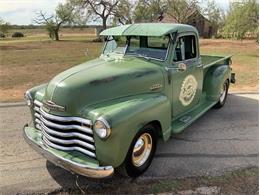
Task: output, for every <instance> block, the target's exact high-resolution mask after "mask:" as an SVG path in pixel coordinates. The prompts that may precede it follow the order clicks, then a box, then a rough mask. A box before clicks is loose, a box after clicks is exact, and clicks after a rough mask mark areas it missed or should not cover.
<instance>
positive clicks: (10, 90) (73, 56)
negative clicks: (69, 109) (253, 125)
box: [0, 29, 258, 102]
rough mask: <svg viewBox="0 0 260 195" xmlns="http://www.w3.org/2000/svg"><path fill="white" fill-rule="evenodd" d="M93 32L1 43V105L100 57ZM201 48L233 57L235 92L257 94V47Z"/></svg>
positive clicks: (213, 44) (222, 43)
mask: <svg viewBox="0 0 260 195" xmlns="http://www.w3.org/2000/svg"><path fill="white" fill-rule="evenodd" d="M37 30H38V29H37ZM93 32H94V31H93V30H90V29H88V30H86V31H84V30H82V31H80V30H77V31H76V30H74V31H73V30H69V29H65V30H63V31H62V36H61V39H62V41H59V42H55V41H51V40H49V38H48V37H47V36H46V34H44V31H37V32H34V31H33V32H30V31H28V32H25V33H27V34H26V37H25V38H21V39H12V38H6V39H3V40H0V78H1V80H0V102H10V101H20V100H22V99H23V94H24V92H25V91H26V90H27V89H29V88H31V87H32V86H35V85H38V84H41V83H45V82H48V81H49V80H50V79H51V78H52V77H53V76H55V75H56V74H57V73H59V72H61V71H63V70H65V69H67V68H69V67H72V66H75V65H77V64H79V63H81V62H84V61H87V60H90V59H93V58H95V57H97V56H98V55H99V53H100V50H101V46H102V44H101V43H96V42H92V40H93V39H94V38H95V36H94V34H93ZM200 45H201V53H203V54H215V55H229V54H230V55H233V58H232V59H233V65H232V67H233V70H234V72H236V74H237V84H236V85H235V86H232V87H231V90H232V91H258V44H257V43H255V42H254V41H243V42H241V41H230V40H209V39H208V40H201V41H200ZM86 51H88V55H86Z"/></svg>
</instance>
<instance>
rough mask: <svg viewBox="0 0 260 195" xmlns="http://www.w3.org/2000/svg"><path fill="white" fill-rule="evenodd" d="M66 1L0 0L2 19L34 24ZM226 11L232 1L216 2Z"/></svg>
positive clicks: (220, 0) (10, 21)
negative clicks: (37, 13)
mask: <svg viewBox="0 0 260 195" xmlns="http://www.w3.org/2000/svg"><path fill="white" fill-rule="evenodd" d="M65 1H66V0H0V18H2V19H3V20H4V21H6V22H9V23H11V24H18V25H28V24H33V18H35V15H36V12H37V11H39V10H42V11H44V12H46V13H48V14H52V13H53V12H54V11H55V8H56V6H57V5H58V4H59V3H64V2H65ZM215 1H216V3H217V4H218V5H219V6H220V7H221V8H223V9H224V10H227V9H228V6H229V1H230V0H215Z"/></svg>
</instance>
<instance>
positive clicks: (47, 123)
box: [34, 100, 96, 158]
mask: <svg viewBox="0 0 260 195" xmlns="http://www.w3.org/2000/svg"><path fill="white" fill-rule="evenodd" d="M34 116H35V127H36V128H37V129H39V130H41V131H42V135H43V137H42V139H43V141H44V143H45V144H46V145H48V146H49V147H52V148H55V149H58V150H64V151H73V150H76V151H79V152H82V153H84V154H86V155H88V156H90V157H94V158H95V157H96V155H95V145H94V138H93V131H92V129H91V127H92V123H91V121H90V120H88V119H83V118H79V117H61V116H56V115H52V114H49V113H47V112H45V111H44V110H42V103H41V102H40V101H38V100H34Z"/></svg>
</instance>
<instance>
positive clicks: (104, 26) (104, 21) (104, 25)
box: [102, 17, 107, 30]
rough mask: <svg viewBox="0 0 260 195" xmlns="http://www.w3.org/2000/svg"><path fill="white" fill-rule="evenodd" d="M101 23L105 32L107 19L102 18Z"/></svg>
mask: <svg viewBox="0 0 260 195" xmlns="http://www.w3.org/2000/svg"><path fill="white" fill-rule="evenodd" d="M102 21H103V30H105V29H106V28H107V18H106V17H105V18H102Z"/></svg>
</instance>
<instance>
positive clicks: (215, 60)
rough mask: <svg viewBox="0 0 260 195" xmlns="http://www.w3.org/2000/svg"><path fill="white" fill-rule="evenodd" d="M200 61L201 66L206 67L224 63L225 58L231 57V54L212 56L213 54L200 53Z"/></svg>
mask: <svg viewBox="0 0 260 195" xmlns="http://www.w3.org/2000/svg"><path fill="white" fill-rule="evenodd" d="M200 57H201V62H202V65H203V68H208V67H210V66H212V65H217V64H225V63H227V62H225V61H226V60H228V59H229V58H231V56H213V55H201V56H200Z"/></svg>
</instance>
